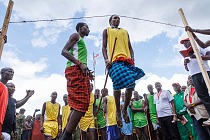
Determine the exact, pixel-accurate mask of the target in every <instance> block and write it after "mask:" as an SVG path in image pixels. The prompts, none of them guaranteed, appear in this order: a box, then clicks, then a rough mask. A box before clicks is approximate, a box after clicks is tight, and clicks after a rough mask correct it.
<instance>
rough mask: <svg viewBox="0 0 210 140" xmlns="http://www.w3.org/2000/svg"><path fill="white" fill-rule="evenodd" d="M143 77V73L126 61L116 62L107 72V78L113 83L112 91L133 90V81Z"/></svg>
mask: <svg viewBox="0 0 210 140" xmlns="http://www.w3.org/2000/svg"><path fill="white" fill-rule="evenodd" d="M144 75H145V73H144V71H143V70H142V69H140V68H137V67H135V66H133V65H131V64H130V63H128V62H126V61H119V60H118V61H116V62H113V63H112V67H111V68H110V70H109V76H110V78H111V79H112V82H113V89H114V90H120V89H123V88H127V89H129V88H134V87H135V80H138V79H140V78H141V77H143V76H144Z"/></svg>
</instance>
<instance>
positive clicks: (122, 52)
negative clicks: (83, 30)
mask: <svg viewBox="0 0 210 140" xmlns="http://www.w3.org/2000/svg"><path fill="white" fill-rule="evenodd" d="M107 35H108V40H107V41H108V47H107V48H108V56H109V60H111V55H112V51H113V48H114V42H115V38H117V41H116V44H115V50H114V54H113V58H112V62H113V61H114V60H115V59H116V58H118V57H123V58H130V50H129V46H128V32H127V31H126V30H124V29H122V28H119V29H116V28H110V27H108V28H107Z"/></svg>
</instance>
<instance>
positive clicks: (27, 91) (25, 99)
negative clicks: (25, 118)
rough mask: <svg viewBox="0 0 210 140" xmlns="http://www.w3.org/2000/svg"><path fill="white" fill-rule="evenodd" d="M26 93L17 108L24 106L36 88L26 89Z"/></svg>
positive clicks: (18, 102)
mask: <svg viewBox="0 0 210 140" xmlns="http://www.w3.org/2000/svg"><path fill="white" fill-rule="evenodd" d="M26 93H27V94H26V96H25V97H24V98H23V99H22V100H20V101H17V103H16V108H19V107H21V106H23V105H24V104H25V103H26V102H27V101H28V99H29V98H30V97H31V96H32V95H33V94H34V90H26Z"/></svg>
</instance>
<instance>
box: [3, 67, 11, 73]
mask: <svg viewBox="0 0 210 140" xmlns="http://www.w3.org/2000/svg"><path fill="white" fill-rule="evenodd" d="M10 69H11V70H13V69H12V68H10V67H4V68H2V69H1V73H4V72H5V71H7V70H10ZM13 71H14V70H13Z"/></svg>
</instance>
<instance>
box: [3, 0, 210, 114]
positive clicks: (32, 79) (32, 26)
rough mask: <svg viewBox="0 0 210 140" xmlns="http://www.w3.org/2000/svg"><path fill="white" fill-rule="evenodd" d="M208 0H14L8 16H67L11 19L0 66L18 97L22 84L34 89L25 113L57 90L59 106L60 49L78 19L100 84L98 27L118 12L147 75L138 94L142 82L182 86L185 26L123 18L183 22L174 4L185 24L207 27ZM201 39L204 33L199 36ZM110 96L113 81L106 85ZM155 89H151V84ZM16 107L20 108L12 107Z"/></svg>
mask: <svg viewBox="0 0 210 140" xmlns="http://www.w3.org/2000/svg"><path fill="white" fill-rule="evenodd" d="M8 2H9V1H8V0H0V24H1V25H2V24H3V21H4V16H5V13H6V8H7V5H8ZM209 4H210V2H209V0H202V2H201V1H191V0H173V1H169V0H159V1H157V0H150V1H148V0H129V1H128V0H124V1H121V0H115V1H111V0H88V1H87V0H77V1H73V0H59V1H58V0H44V1H43V0H36V1H34V0H14V6H13V11H12V15H11V19H10V21H35V20H40V19H45V20H46V19H47V20H51V19H67V18H78V17H92V16H103V17H95V18H82V19H69V20H59V21H51V22H27V23H10V24H9V27H8V32H7V37H8V42H7V43H6V44H5V45H4V49H3V53H2V57H1V61H0V67H1V68H3V67H12V68H13V69H14V71H15V74H14V78H13V80H12V81H10V82H13V83H14V84H15V85H16V91H15V94H14V97H15V98H16V99H17V100H20V99H22V98H23V97H24V96H25V95H26V89H33V90H35V94H34V95H33V96H32V97H31V98H30V99H29V101H28V102H27V103H26V104H25V105H24V106H23V108H25V109H26V112H25V114H26V115H29V114H30V115H32V114H33V112H34V110H35V109H36V108H38V109H41V108H42V105H43V103H44V102H45V101H49V100H50V95H51V93H52V92H53V91H57V93H58V98H57V102H59V103H60V104H61V106H62V105H64V102H63V100H62V97H63V95H64V94H67V90H66V79H65V76H64V70H65V67H66V62H67V60H66V58H64V57H63V56H62V55H61V50H62V48H63V47H64V45H65V44H66V42H67V41H68V38H69V37H70V35H71V34H72V33H75V32H76V30H75V26H76V24H77V23H78V22H86V23H87V24H88V26H89V28H90V34H89V36H88V37H85V42H86V46H87V49H88V67H89V69H92V70H93V61H92V58H93V57H92V56H93V53H94V54H99V58H98V59H97V60H96V68H95V74H96V75H95V76H96V78H95V82H93V83H95V88H99V89H102V88H103V86H104V82H105V63H104V59H103V56H102V52H101V47H102V45H101V44H102V32H103V30H104V29H106V28H107V27H109V24H108V20H109V17H110V16H106V15H112V14H117V15H119V16H122V17H121V21H120V22H121V23H120V26H119V27H121V28H124V29H126V30H127V31H128V33H129V36H130V40H131V44H132V47H133V50H134V56H135V64H136V66H137V67H140V68H142V69H143V70H144V71H145V73H146V75H145V76H144V77H143V78H141V79H140V80H138V81H137V82H136V88H135V90H137V91H138V92H139V93H140V94H143V93H148V91H147V85H148V84H152V85H153V86H154V83H155V82H157V81H159V82H160V83H161V84H162V88H163V89H167V90H170V91H171V92H174V91H173V88H172V86H171V85H172V83H174V82H179V83H180V84H181V85H186V82H187V77H188V72H187V71H186V70H185V69H184V67H183V60H184V58H183V57H182V56H181V55H180V54H179V50H182V49H184V48H183V46H182V45H181V44H179V42H180V40H181V39H183V38H186V37H187V34H186V32H185V31H184V28H181V27H175V26H169V25H165V24H159V23H154V22H149V21H144V20H137V19H131V18H125V17H123V16H127V17H133V18H139V19H145V20H150V21H157V22H162V23H169V24H172V25H178V26H182V27H183V26H184V25H183V23H182V20H181V17H180V15H179V12H178V9H179V8H182V9H183V11H184V13H185V16H186V19H187V21H188V23H189V25H190V26H192V27H194V28H198V29H199V28H201V29H206V28H209V25H210V18H209V17H210V9H209V7H208V6H209ZM198 37H199V38H200V39H201V40H203V41H206V40H208V39H209V36H205V35H198ZM106 87H107V88H108V89H109V94H111V95H112V91H113V90H112V82H111V79H110V78H109V79H108V83H107V86H106ZM154 91H155V89H154ZM17 111H19V109H17Z"/></svg>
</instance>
